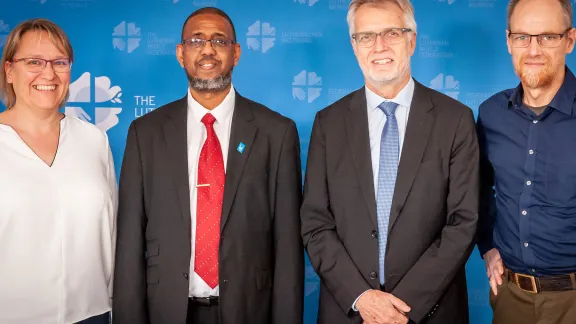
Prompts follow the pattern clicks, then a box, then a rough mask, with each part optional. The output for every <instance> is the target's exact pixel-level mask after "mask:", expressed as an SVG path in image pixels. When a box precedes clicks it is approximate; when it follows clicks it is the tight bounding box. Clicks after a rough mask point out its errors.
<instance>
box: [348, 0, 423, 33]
mask: <svg viewBox="0 0 576 324" xmlns="http://www.w3.org/2000/svg"><path fill="white" fill-rule="evenodd" d="M385 3H392V4H395V5H397V6H398V7H400V9H402V11H403V12H404V23H405V24H406V27H407V28H410V29H412V31H413V32H416V19H415V18H414V7H412V4H411V3H410V0H352V1H351V2H350V6H349V7H348V15H347V16H346V21H348V30H349V32H350V35H352V34H353V33H354V18H355V17H356V12H357V11H358V9H360V7H362V6H365V5H373V6H381V5H383V4H385Z"/></svg>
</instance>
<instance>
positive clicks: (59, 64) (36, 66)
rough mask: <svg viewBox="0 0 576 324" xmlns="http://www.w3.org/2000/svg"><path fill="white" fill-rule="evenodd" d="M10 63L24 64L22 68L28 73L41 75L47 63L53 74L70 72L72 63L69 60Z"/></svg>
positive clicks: (29, 60)
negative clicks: (50, 66)
mask: <svg viewBox="0 0 576 324" xmlns="http://www.w3.org/2000/svg"><path fill="white" fill-rule="evenodd" d="M10 62H11V63H18V62H24V68H25V69H26V71H28V72H32V73H41V72H42V71H44V69H45V68H46V65H47V64H48V62H50V64H51V65H52V69H53V70H54V72H58V73H65V72H70V69H71V68H72V62H70V60H69V59H56V60H45V59H41V58H21V59H17V60H12V61H10Z"/></svg>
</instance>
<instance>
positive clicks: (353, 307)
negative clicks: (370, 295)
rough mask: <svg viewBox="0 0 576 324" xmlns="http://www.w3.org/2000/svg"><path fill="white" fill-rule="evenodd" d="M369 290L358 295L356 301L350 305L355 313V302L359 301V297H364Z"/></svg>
mask: <svg viewBox="0 0 576 324" xmlns="http://www.w3.org/2000/svg"><path fill="white" fill-rule="evenodd" d="M369 290H370V289H368V290H366V291H365V292H363V293H362V294H360V296H358V298H356V300H355V301H354V303H352V310H353V311H355V312H357V311H358V310H357V309H356V302H357V301H358V299H360V297H362V295H364V294H365V293H367V292H368V291H369Z"/></svg>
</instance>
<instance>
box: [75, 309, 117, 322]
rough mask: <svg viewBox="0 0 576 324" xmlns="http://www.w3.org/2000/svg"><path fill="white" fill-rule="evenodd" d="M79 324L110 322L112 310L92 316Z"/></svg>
mask: <svg viewBox="0 0 576 324" xmlns="http://www.w3.org/2000/svg"><path fill="white" fill-rule="evenodd" d="M77 324H110V312H108V313H104V314H101V315H96V316H92V317H90V318H87V319H85V320H83V321H80V322H78V323H77Z"/></svg>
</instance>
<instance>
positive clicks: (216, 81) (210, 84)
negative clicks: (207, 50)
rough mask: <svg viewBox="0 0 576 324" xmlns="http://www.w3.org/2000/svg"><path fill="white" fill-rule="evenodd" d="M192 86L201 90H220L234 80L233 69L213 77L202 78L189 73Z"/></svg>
mask: <svg viewBox="0 0 576 324" xmlns="http://www.w3.org/2000/svg"><path fill="white" fill-rule="evenodd" d="M188 82H189V83H190V87H191V88H192V89H194V90H196V91H199V92H220V91H222V90H224V89H226V87H227V86H229V85H230V83H231V82H232V69H230V70H229V71H228V72H227V73H225V74H221V75H219V76H217V77H215V78H212V79H202V78H199V77H194V76H191V75H188Z"/></svg>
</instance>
